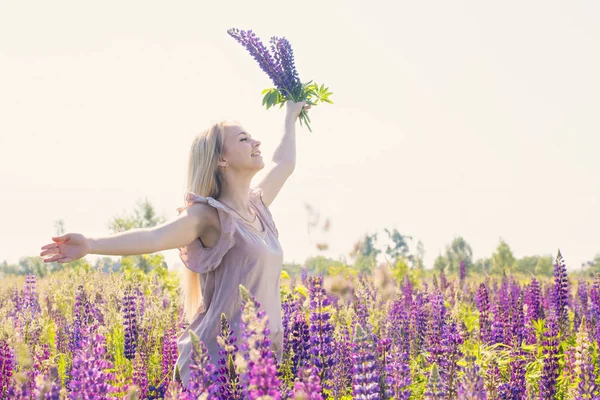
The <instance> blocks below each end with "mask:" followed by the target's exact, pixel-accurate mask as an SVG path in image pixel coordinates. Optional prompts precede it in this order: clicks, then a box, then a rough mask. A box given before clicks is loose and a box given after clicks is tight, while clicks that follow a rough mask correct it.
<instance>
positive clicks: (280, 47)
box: [270, 36, 302, 99]
mask: <svg viewBox="0 0 600 400" xmlns="http://www.w3.org/2000/svg"><path fill="white" fill-rule="evenodd" d="M270 43H271V51H272V52H273V55H274V58H275V62H276V63H277V65H278V66H280V68H281V70H282V73H281V80H282V86H283V90H285V92H283V91H282V93H283V94H284V95H285V96H286V97H290V98H293V99H299V98H300V96H301V95H302V83H301V82H300V78H299V77H298V72H297V71H296V65H295V63H294V51H293V50H292V45H291V44H290V42H289V41H288V40H287V39H286V38H284V37H282V38H279V37H276V36H273V37H272V38H271V41H270Z"/></svg>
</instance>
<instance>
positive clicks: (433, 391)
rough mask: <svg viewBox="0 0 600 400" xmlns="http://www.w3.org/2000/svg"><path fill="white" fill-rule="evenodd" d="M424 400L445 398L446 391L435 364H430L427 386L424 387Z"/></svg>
mask: <svg viewBox="0 0 600 400" xmlns="http://www.w3.org/2000/svg"><path fill="white" fill-rule="evenodd" d="M424 395H425V400H443V399H445V398H446V392H445V390H444V385H443V384H442V380H441V379H440V374H439V371H438V367H437V364H435V363H434V364H433V365H432V366H431V372H430V374H429V379H428V380H427V386H426V388H425V393H424Z"/></svg>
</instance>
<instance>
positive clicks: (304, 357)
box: [289, 310, 311, 376]
mask: <svg viewBox="0 0 600 400" xmlns="http://www.w3.org/2000/svg"><path fill="white" fill-rule="evenodd" d="M293 318H294V320H293V322H292V329H291V332H290V339H289V348H290V350H291V352H292V358H291V359H292V374H293V375H294V376H295V375H296V374H297V372H298V368H299V367H300V366H302V365H304V364H305V363H309V359H310V357H311V353H310V346H311V341H310V327H309V325H308V322H307V321H306V316H305V315H304V312H303V311H302V310H297V311H296V313H294V316H293Z"/></svg>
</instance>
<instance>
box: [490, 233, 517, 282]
mask: <svg viewBox="0 0 600 400" xmlns="http://www.w3.org/2000/svg"><path fill="white" fill-rule="evenodd" d="M515 263H516V260H515V257H514V256H513V253H512V250H511V249H510V246H509V245H508V244H507V243H506V242H505V241H504V240H503V239H502V238H500V244H498V247H496V252H495V253H494V254H492V271H491V272H492V273H493V274H502V272H503V271H506V272H507V273H510V272H513V269H514V267H515Z"/></svg>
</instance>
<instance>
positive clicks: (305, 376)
mask: <svg viewBox="0 0 600 400" xmlns="http://www.w3.org/2000/svg"><path fill="white" fill-rule="evenodd" d="M298 375H299V378H296V382H295V383H294V394H293V396H292V400H323V396H322V395H321V382H320V381H319V375H318V374H317V371H316V369H315V368H310V367H302V368H301V369H300V371H298Z"/></svg>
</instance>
